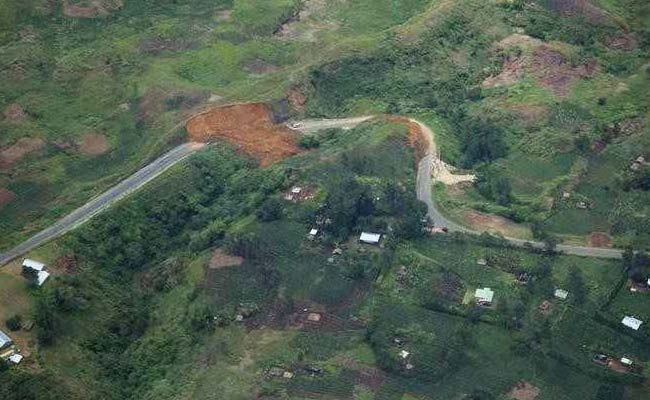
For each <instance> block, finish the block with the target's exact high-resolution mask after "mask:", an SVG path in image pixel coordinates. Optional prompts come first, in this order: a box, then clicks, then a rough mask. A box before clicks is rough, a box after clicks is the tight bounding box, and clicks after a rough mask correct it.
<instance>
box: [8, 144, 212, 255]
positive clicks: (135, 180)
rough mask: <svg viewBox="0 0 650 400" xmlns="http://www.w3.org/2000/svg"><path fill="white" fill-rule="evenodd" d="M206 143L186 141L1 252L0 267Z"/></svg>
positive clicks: (75, 224) (147, 180) (150, 178)
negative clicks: (50, 224)
mask: <svg viewBox="0 0 650 400" xmlns="http://www.w3.org/2000/svg"><path fill="white" fill-rule="evenodd" d="M204 146H205V144H203V143H184V144H182V145H180V146H177V147H175V148H173V149H172V150H170V151H169V152H167V153H165V154H164V155H162V156H160V157H159V158H157V159H156V160H154V161H152V162H151V163H150V164H148V165H147V166H145V167H144V168H142V169H140V170H139V171H138V172H136V173H135V174H133V175H131V176H130V177H128V178H126V179H125V180H123V181H122V182H120V183H118V184H117V185H115V186H113V187H112V188H110V189H109V190H107V191H106V192H104V193H102V194H101V195H99V196H97V197H95V198H94V199H92V200H90V201H89V202H88V203H86V204H84V205H83V206H81V207H79V208H77V209H76V210H74V211H73V212H71V213H70V214H68V215H67V216H65V217H63V218H62V219H60V220H59V221H57V222H55V223H54V225H52V226H50V227H49V228H47V229H44V230H42V231H40V232H39V233H37V234H36V235H34V236H32V237H31V238H29V239H27V240H25V241H24V242H22V243H21V244H19V245H18V246H16V247H14V248H13V249H11V250H9V251H8V252H6V253H3V254H0V266H3V265H5V264H7V263H8V262H9V261H11V260H13V259H14V258H17V257H20V256H22V255H23V254H25V253H27V252H29V251H31V250H33V249H35V248H37V247H39V246H41V245H43V244H45V243H47V242H49V241H50V240H52V239H54V238H57V237H59V236H61V235H63V234H64V233H67V232H69V231H71V230H73V229H74V228H76V227H77V226H79V225H81V224H83V223H84V222H86V221H88V220H89V219H91V218H92V217H94V216H95V215H97V214H98V213H100V212H101V211H103V210H105V209H106V208H107V207H109V206H110V205H112V204H114V203H115V202H117V201H119V200H121V199H123V198H124V197H126V196H128V195H129V194H131V193H133V192H134V191H136V190H138V189H139V188H141V187H142V186H144V185H146V184H147V183H148V182H150V181H152V180H153V179H155V178H156V177H157V176H159V175H160V174H162V173H163V172H165V171H166V170H167V169H169V168H170V167H171V166H173V165H175V164H176V163H178V162H179V161H181V160H183V159H184V158H186V157H187V156H189V155H190V154H193V153H194V152H196V151H198V150H200V149H201V148H203V147H204Z"/></svg>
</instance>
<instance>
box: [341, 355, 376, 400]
mask: <svg viewBox="0 0 650 400" xmlns="http://www.w3.org/2000/svg"><path fill="white" fill-rule="evenodd" d="M335 362H336V363H337V364H338V365H341V366H343V367H345V368H347V369H349V370H351V371H353V372H354V374H353V378H352V379H353V381H354V383H355V385H362V386H365V387H367V388H368V389H370V390H372V391H373V392H375V393H376V392H378V391H379V388H381V386H382V385H383V384H384V382H385V381H386V378H387V376H386V373H384V372H383V371H381V370H380V369H379V368H377V367H371V366H369V365H365V364H361V363H360V362H358V361H355V360H353V359H351V358H349V357H346V356H341V357H339V358H337V359H336V360H335Z"/></svg>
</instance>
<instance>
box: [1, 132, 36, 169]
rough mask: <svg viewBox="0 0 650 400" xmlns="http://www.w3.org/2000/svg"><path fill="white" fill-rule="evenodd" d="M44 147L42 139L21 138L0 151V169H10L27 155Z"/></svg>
mask: <svg viewBox="0 0 650 400" xmlns="http://www.w3.org/2000/svg"><path fill="white" fill-rule="evenodd" d="M44 146H45V142H44V141H43V140H42V139H35V138H22V139H19V140H18V141H17V142H16V143H15V144H13V145H12V146H9V147H6V148H4V149H2V151H0V169H7V168H10V167H11V166H12V165H14V164H15V163H17V162H18V161H20V160H21V159H22V158H23V157H24V156H26V155H27V154H29V153H32V152H35V151H37V150H41V149H42V148H43V147H44Z"/></svg>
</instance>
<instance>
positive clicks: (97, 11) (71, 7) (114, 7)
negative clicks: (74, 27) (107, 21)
mask: <svg viewBox="0 0 650 400" xmlns="http://www.w3.org/2000/svg"><path fill="white" fill-rule="evenodd" d="M85 4H86V5H80V4H74V3H72V2H71V1H70V0H63V14H64V15H65V16H66V17H71V18H97V17H106V16H108V15H110V14H111V13H113V12H115V11H119V10H120V9H122V6H123V5H124V4H123V2H122V0H92V1H89V2H87V3H85Z"/></svg>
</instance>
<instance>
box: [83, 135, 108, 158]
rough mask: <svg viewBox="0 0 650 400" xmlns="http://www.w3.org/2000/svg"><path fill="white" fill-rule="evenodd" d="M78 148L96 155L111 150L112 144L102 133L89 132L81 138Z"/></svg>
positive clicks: (90, 154) (86, 153)
mask: <svg viewBox="0 0 650 400" xmlns="http://www.w3.org/2000/svg"><path fill="white" fill-rule="evenodd" d="M78 148H79V152H80V153H81V154H85V155H89V156H96V155H100V154H104V153H106V152H107V151H108V150H110V148H111V146H110V144H109V143H108V139H106V136H104V135H101V134H88V135H84V136H83V137H82V138H81V141H80V142H79V143H78Z"/></svg>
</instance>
